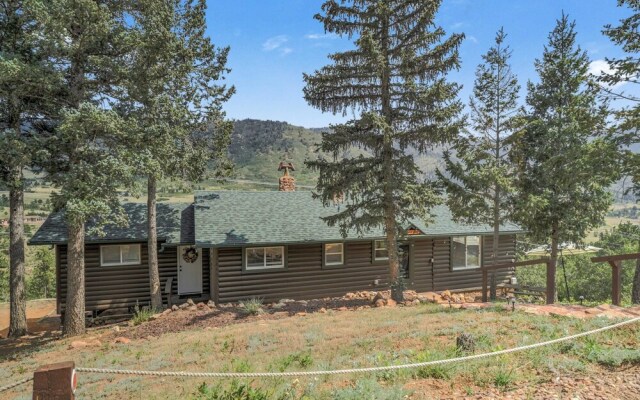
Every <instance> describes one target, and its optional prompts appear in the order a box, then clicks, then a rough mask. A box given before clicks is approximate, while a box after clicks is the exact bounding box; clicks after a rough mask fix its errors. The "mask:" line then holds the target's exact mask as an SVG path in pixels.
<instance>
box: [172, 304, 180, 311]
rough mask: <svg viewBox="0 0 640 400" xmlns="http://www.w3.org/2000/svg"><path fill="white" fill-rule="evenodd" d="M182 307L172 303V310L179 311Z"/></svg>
mask: <svg viewBox="0 0 640 400" xmlns="http://www.w3.org/2000/svg"><path fill="white" fill-rule="evenodd" d="M179 309H180V308H179V307H178V306H177V305H175V304H174V305H172V306H171V311H178V310H179Z"/></svg>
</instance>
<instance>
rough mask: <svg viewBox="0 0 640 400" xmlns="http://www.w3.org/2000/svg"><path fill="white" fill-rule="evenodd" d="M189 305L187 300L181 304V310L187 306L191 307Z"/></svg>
mask: <svg viewBox="0 0 640 400" xmlns="http://www.w3.org/2000/svg"><path fill="white" fill-rule="evenodd" d="M189 306H190V304H189V303H188V302H187V303H182V304H180V306H179V307H180V309H181V310H186V309H187V308H189Z"/></svg>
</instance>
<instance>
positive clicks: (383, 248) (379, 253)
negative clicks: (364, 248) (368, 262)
mask: <svg viewBox="0 0 640 400" xmlns="http://www.w3.org/2000/svg"><path fill="white" fill-rule="evenodd" d="M373 258H374V260H376V261H379V260H388V259H389V251H388V250H387V241H386V240H376V241H375V242H373Z"/></svg>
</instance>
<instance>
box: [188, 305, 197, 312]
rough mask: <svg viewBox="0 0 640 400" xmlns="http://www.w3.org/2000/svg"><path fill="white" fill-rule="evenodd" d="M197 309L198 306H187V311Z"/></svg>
mask: <svg viewBox="0 0 640 400" xmlns="http://www.w3.org/2000/svg"><path fill="white" fill-rule="evenodd" d="M197 309H198V307H196V306H189V307H188V308H187V311H196V310H197Z"/></svg>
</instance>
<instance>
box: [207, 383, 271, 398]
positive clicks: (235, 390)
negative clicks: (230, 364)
mask: <svg viewBox="0 0 640 400" xmlns="http://www.w3.org/2000/svg"><path fill="white" fill-rule="evenodd" d="M273 395H274V394H273V393H272V392H267V391H265V390H263V389H257V388H253V387H251V386H250V385H248V384H246V383H239V382H237V381H233V382H231V385H230V386H229V387H228V388H224V387H222V385H216V386H209V385H207V384H206V383H202V384H201V385H200V386H198V390H197V391H196V393H195V398H196V399H198V400H271V399H274V396H273Z"/></svg>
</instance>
